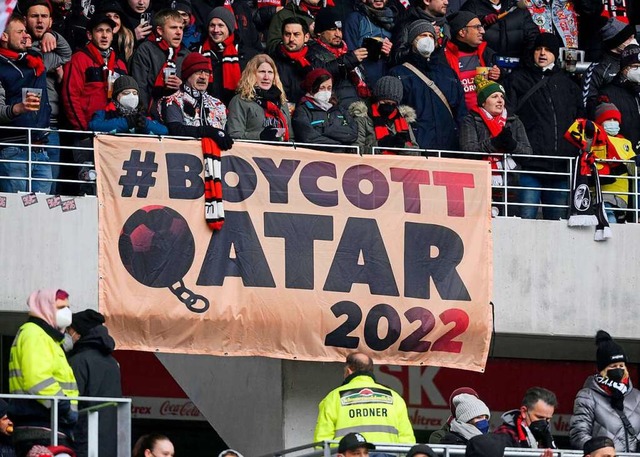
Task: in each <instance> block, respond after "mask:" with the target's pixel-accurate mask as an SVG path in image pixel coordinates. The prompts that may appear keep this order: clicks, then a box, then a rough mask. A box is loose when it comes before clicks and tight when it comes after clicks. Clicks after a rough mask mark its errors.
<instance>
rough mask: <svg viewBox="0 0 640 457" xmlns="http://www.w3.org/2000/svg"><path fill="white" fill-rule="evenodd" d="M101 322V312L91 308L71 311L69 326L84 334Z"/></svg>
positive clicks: (102, 319)
mask: <svg viewBox="0 0 640 457" xmlns="http://www.w3.org/2000/svg"><path fill="white" fill-rule="evenodd" d="M102 324H104V316H103V315H102V314H100V313H99V312H98V311H94V310H92V309H85V310H84V311H80V312H79V313H73V315H72V318H71V326H70V327H71V328H72V329H74V330H75V331H76V332H78V333H79V334H80V335H86V334H87V333H89V330H91V329H92V328H94V327H97V326H98V325H102Z"/></svg>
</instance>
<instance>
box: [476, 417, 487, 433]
mask: <svg viewBox="0 0 640 457" xmlns="http://www.w3.org/2000/svg"><path fill="white" fill-rule="evenodd" d="M475 426H476V428H477V429H478V430H480V431H481V432H482V434H485V433H488V432H489V421H488V420H487V419H482V420H479V421H478V422H476V423H475Z"/></svg>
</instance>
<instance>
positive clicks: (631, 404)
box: [569, 376, 640, 452]
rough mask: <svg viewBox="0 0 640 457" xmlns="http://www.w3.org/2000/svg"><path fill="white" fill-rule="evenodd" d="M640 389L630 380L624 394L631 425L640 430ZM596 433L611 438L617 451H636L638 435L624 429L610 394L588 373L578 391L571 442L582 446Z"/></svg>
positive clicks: (570, 433)
mask: <svg viewBox="0 0 640 457" xmlns="http://www.w3.org/2000/svg"><path fill="white" fill-rule="evenodd" d="M639 407H640V392H638V390H637V389H634V388H633V385H632V384H631V380H629V390H628V391H627V393H626V394H625V395H624V413H625V414H626V416H627V418H628V419H629V422H630V423H631V426H632V427H633V428H634V430H636V432H637V431H638V430H640V409H639ZM596 436H607V437H609V438H611V439H612V440H613V442H614V444H615V446H616V450H617V451H618V452H637V451H638V437H637V436H634V435H631V434H629V433H628V431H627V430H626V429H625V426H624V424H623V423H622V419H621V418H620V416H619V415H618V413H616V411H615V410H614V409H613V407H612V406H611V397H610V395H609V394H608V393H607V392H605V391H604V390H603V389H602V387H601V386H600V385H599V384H598V383H597V382H596V381H595V376H589V377H588V378H587V380H586V381H585V383H584V386H583V388H582V390H580V391H579V392H578V394H577V395H576V399H575V402H574V404H573V416H572V417H571V424H570V429H569V438H570V440H571V445H572V446H573V447H575V448H577V449H582V447H583V446H584V443H586V442H587V441H588V440H590V439H591V438H593V437H596Z"/></svg>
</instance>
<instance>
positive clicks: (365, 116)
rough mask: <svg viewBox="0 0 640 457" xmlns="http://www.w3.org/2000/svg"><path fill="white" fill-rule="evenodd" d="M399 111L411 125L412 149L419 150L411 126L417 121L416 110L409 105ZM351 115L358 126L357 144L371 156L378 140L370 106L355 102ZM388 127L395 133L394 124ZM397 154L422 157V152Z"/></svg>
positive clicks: (403, 106) (410, 151)
mask: <svg viewBox="0 0 640 457" xmlns="http://www.w3.org/2000/svg"><path fill="white" fill-rule="evenodd" d="M398 110H399V111H400V115H401V116H402V117H404V119H405V120H406V121H407V124H409V138H410V139H411V142H412V143H413V145H412V146H411V147H412V148H415V149H418V148H419V146H418V142H417V141H416V137H415V135H414V134H413V129H412V128H411V124H413V123H414V122H415V121H416V110H414V109H413V108H411V107H410V106H407V105H400V106H398ZM349 114H350V115H351V116H352V117H353V119H355V121H356V124H357V126H358V140H357V141H356V144H357V145H358V146H360V147H361V148H363V153H365V154H371V148H373V147H374V146H377V145H378V140H377V139H376V134H375V129H374V126H373V119H371V114H370V108H369V105H367V103H365V102H363V101H358V102H355V103H353V104H352V105H351V106H350V107H349ZM387 127H388V128H389V129H390V130H391V131H393V132H394V133H395V127H394V125H393V124H391V125H387ZM396 153H398V154H400V155H420V151H412V150H409V151H407V152H399V151H396Z"/></svg>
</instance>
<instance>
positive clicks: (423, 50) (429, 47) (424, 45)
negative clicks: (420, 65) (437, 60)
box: [416, 36, 436, 57]
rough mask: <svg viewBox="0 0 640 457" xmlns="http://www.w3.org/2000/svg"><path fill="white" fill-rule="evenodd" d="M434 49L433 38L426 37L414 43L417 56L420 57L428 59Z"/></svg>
mask: <svg viewBox="0 0 640 457" xmlns="http://www.w3.org/2000/svg"><path fill="white" fill-rule="evenodd" d="M435 48H436V43H435V41H433V38H431V37H428V36H427V37H423V38H420V39H419V40H418V42H417V43H416V51H418V54H420V55H421V56H422V57H429V56H430V55H431V53H432V52H433V50H434V49H435Z"/></svg>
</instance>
